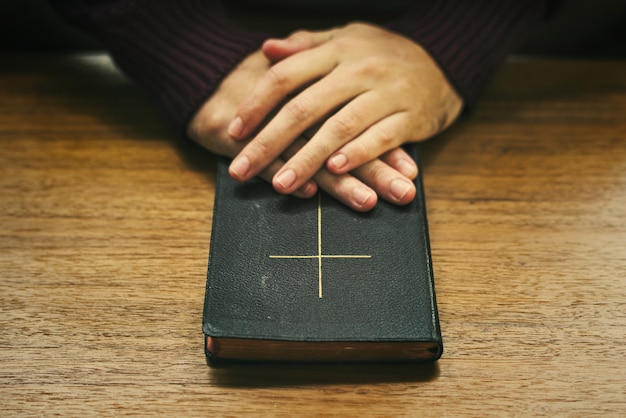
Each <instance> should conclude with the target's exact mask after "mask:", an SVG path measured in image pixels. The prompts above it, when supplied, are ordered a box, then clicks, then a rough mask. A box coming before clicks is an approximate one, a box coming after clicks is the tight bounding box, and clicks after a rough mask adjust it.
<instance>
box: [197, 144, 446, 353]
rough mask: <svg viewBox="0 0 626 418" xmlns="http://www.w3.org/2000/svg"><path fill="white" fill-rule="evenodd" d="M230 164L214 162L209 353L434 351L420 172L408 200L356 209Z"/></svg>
mask: <svg viewBox="0 0 626 418" xmlns="http://www.w3.org/2000/svg"><path fill="white" fill-rule="evenodd" d="M416 148H417V147H415V146H414V147H412V148H410V149H411V150H412V151H411V152H413V153H414V154H415V157H417V155H416V154H417V151H416ZM227 168H228V161H226V160H220V161H219V163H218V172H217V184H216V192H215V207H214V213H213V229H212V235H211V248H210V254H209V267H208V277H207V284H206V296H205V302H204V315H203V331H204V334H205V348H206V354H207V356H208V357H209V358H210V359H229V360H253V361H291V362H294V361H295V362H329V361H331V362H335V361H339V362H380V361H424V360H436V359H438V358H439V357H440V356H441V353H442V350H443V346H442V341H441V332H440V328H439V319H438V314H437V305H436V300H435V289H434V282H433V270H432V265H431V257H430V246H429V237H428V228H427V222H426V213H425V205H424V194H423V189H422V184H421V174H420V176H418V179H417V180H416V185H417V196H416V198H415V200H414V201H413V202H412V203H411V204H409V205H407V206H402V207H398V206H394V205H391V204H387V203H385V202H382V201H381V202H379V203H378V205H377V206H376V208H375V209H374V210H372V211H371V212H368V213H357V212H354V211H352V210H351V209H349V208H347V207H345V206H343V205H342V204H340V203H339V202H337V201H336V200H334V199H333V198H332V197H330V196H329V195H327V194H325V193H320V194H319V195H318V196H317V197H315V198H312V199H298V198H294V197H290V196H282V195H279V194H277V193H276V192H275V191H274V190H273V189H272V188H271V186H270V185H268V184H266V183H265V182H263V181H261V180H254V181H250V182H247V183H243V184H242V183H238V182H236V181H235V180H233V179H231V178H230V176H229V175H228V172H227Z"/></svg>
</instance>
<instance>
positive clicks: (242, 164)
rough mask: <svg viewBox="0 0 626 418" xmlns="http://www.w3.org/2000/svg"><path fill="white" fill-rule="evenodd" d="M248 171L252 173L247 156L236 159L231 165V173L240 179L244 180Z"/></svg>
mask: <svg viewBox="0 0 626 418" xmlns="http://www.w3.org/2000/svg"><path fill="white" fill-rule="evenodd" d="M248 171H250V160H249V159H248V157H246V156H245V155H242V156H241V157H237V158H235V160H234V161H233V162H232V163H231V164H230V172H231V173H232V174H234V175H235V177H238V178H239V179H242V178H244V177H245V176H246V174H248Z"/></svg>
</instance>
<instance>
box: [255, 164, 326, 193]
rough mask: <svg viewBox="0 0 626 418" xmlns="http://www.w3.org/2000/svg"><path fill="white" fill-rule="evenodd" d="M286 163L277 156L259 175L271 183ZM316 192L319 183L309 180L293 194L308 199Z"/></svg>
mask: <svg viewBox="0 0 626 418" xmlns="http://www.w3.org/2000/svg"><path fill="white" fill-rule="evenodd" d="M284 163H285V161H284V160H282V159H281V158H277V159H276V160H274V161H273V162H272V163H271V164H270V165H269V166H268V167H267V168H266V169H265V170H263V171H262V172H261V173H259V177H260V178H261V179H263V180H265V181H266V182H268V183H270V184H271V182H272V178H273V177H274V175H275V174H276V172H277V171H278V170H279V169H280V167H281V166H282V165H283V164H284ZM316 193H317V184H315V182H314V181H308V182H306V183H305V184H304V185H302V187H300V188H299V189H297V190H295V191H294V192H293V193H291V194H292V195H293V196H295V197H299V198H304V199H306V198H310V197H313V196H315V194H316Z"/></svg>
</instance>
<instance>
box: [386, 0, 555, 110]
mask: <svg viewBox="0 0 626 418" xmlns="http://www.w3.org/2000/svg"><path fill="white" fill-rule="evenodd" d="M550 3H553V2H551V1H550V0H472V1H466V0H436V1H420V2H415V6H414V7H413V8H412V9H411V10H410V11H409V12H408V13H407V14H406V15H405V16H404V17H402V18H401V19H398V20H396V21H394V22H390V23H389V24H387V25H385V26H386V27H387V28H388V29H391V30H393V31H395V32H398V33H400V34H402V35H404V36H407V37H408V38H410V39H412V40H414V41H415V42H417V43H418V44H420V45H421V46H422V47H423V48H424V49H425V50H427V51H428V53H429V54H430V55H431V57H432V58H433V59H434V60H435V61H436V62H437V64H438V65H439V66H440V68H441V69H442V71H443V72H444V73H445V74H446V76H447V77H448V80H449V81H450V83H451V84H452V85H453V86H454V88H455V89H456V90H457V92H458V93H459V94H460V95H461V96H462V97H463V99H464V102H465V104H466V105H469V106H472V105H473V104H474V103H475V102H476V101H477V99H478V97H479V95H480V93H481V91H482V90H483V89H484V87H485V85H486V84H487V83H488V82H489V80H490V79H491V77H492V76H493V74H494V73H495V71H496V70H497V69H498V67H499V66H500V65H501V64H502V63H503V62H504V60H505V58H506V56H507V55H508V54H510V53H511V52H512V51H513V49H514V48H515V47H516V46H518V45H519V43H520V42H521V41H523V39H524V38H525V36H526V35H527V33H528V32H529V31H530V29H531V28H532V27H533V26H534V25H535V24H536V23H537V22H539V21H541V20H542V19H543V18H544V17H545V16H546V13H547V8H548V6H549V5H550Z"/></svg>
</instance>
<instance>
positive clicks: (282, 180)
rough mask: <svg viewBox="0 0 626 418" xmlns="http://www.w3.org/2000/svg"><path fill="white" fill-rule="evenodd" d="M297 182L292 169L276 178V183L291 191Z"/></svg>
mask: <svg viewBox="0 0 626 418" xmlns="http://www.w3.org/2000/svg"><path fill="white" fill-rule="evenodd" d="M295 181H296V172H295V171H293V170H292V169H291V168H289V169H287V170H285V171H283V172H282V173H280V174H278V175H277V176H276V182H277V183H278V184H280V186H281V187H282V188H283V189H285V190H287V189H289V188H290V187H291V185H292V184H293V183H294V182H295Z"/></svg>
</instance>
